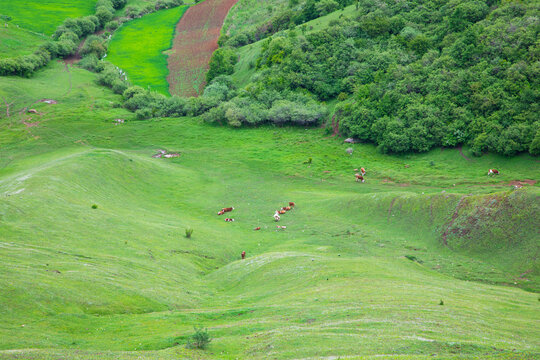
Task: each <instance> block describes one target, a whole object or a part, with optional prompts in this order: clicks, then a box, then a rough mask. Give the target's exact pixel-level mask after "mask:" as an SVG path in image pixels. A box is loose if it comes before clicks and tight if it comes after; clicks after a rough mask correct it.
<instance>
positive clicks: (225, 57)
mask: <svg viewBox="0 0 540 360" xmlns="http://www.w3.org/2000/svg"><path fill="white" fill-rule="evenodd" d="M236 61H237V56H236V53H235V52H234V50H233V49H231V48H219V49H217V50H216V51H214V53H213V54H212V57H211V58H210V63H209V69H208V72H207V73H206V82H207V83H210V82H211V81H212V80H213V79H214V78H215V77H216V76H218V75H230V74H232V73H233V72H234V65H235V64H236Z"/></svg>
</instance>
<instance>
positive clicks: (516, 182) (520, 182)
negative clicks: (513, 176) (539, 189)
mask: <svg viewBox="0 0 540 360" xmlns="http://www.w3.org/2000/svg"><path fill="white" fill-rule="evenodd" d="M536 182H537V181H536V180H530V179H525V180H512V181H510V182H509V183H508V185H513V186H523V185H534V184H536Z"/></svg>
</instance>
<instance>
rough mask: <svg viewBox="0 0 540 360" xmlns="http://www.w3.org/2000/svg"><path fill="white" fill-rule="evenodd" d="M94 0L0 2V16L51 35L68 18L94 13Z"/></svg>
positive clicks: (12, 0)
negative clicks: (7, 16)
mask: <svg viewBox="0 0 540 360" xmlns="http://www.w3.org/2000/svg"><path fill="white" fill-rule="evenodd" d="M95 3H96V1H95V0H47V1H43V0H0V14H3V15H9V16H11V17H12V18H13V20H11V22H10V24H18V25H20V26H22V27H24V28H26V29H29V30H33V31H36V32H38V33H43V34H46V35H51V34H52V33H53V32H54V30H55V29H56V27H57V26H58V25H60V24H61V23H62V22H63V21H64V20H65V19H66V18H68V17H72V18H74V17H79V16H85V15H91V14H93V13H94V5H95Z"/></svg>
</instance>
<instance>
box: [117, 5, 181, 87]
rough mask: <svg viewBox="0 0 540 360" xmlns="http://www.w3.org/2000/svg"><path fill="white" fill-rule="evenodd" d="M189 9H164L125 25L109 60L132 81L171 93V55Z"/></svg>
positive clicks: (119, 31)
mask: <svg viewBox="0 0 540 360" xmlns="http://www.w3.org/2000/svg"><path fill="white" fill-rule="evenodd" d="M186 9H187V6H180V7H176V8H172V9H168V10H161V11H158V12H156V13H153V14H149V15H145V16H144V17H142V18H140V19H135V20H133V21H130V22H128V23H127V24H125V25H123V26H122V27H121V28H120V29H119V30H118V31H116V32H115V33H114V36H113V37H112V39H111V42H110V44H109V52H108V54H107V60H108V61H110V62H112V63H113V64H115V65H117V66H118V67H120V68H121V69H122V70H123V71H125V72H126V74H127V76H128V79H129V81H130V82H131V83H132V84H134V85H139V86H142V87H143V88H145V89H146V88H148V89H151V90H154V91H158V92H160V93H162V94H167V95H168V94H169V84H168V83H167V74H168V72H167V56H166V55H165V54H164V51H166V50H168V49H170V47H171V42H172V39H173V37H174V28H175V25H176V23H177V22H178V20H179V19H180V18H181V17H182V15H183V14H184V12H185V11H186Z"/></svg>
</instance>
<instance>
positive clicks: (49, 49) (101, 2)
mask: <svg viewBox="0 0 540 360" xmlns="http://www.w3.org/2000/svg"><path fill="white" fill-rule="evenodd" d="M126 3H127V0H97V2H96V7H95V9H96V10H95V13H94V15H90V16H84V17H79V18H75V19H73V18H68V19H66V20H64V22H63V23H62V24H61V25H59V26H58V27H57V28H56V31H55V32H54V34H53V35H52V41H48V42H47V43H45V44H43V45H41V46H40V47H39V48H38V49H37V50H36V51H35V52H34V53H33V54H32V55H26V56H20V57H17V58H7V59H0V76H7V75H17V76H24V77H29V76H31V75H32V74H33V73H34V72H35V71H36V70H38V69H39V68H41V67H43V66H45V65H47V63H48V62H49V61H50V60H52V59H54V58H65V57H68V56H70V55H73V54H75V53H76V52H77V50H78V47H79V43H80V41H81V40H82V39H84V38H85V37H86V36H88V35H90V34H94V33H95V32H96V31H99V30H101V29H106V30H108V31H114V30H116V29H117V28H118V27H119V26H120V25H121V23H122V22H125V21H128V20H130V19H133V18H137V17H141V16H143V15H145V14H147V13H150V12H153V11H157V10H161V9H168V8H171V7H175V6H180V5H183V4H184V2H183V0H157V1H156V2H155V3H154V4H146V6H144V7H143V8H142V9H139V8H136V7H128V8H126V16H127V17H126V18H122V19H119V20H114V15H115V12H116V10H118V9H122V8H123V7H124V6H125V5H126ZM105 51H106V45H105V41H104V39H102V38H100V37H98V36H91V37H89V38H88V39H87V41H86V42H85V45H84V47H83V48H82V49H81V54H80V55H82V56H84V55H88V54H90V53H93V54H95V55H97V56H98V57H101V56H103V55H104V54H105Z"/></svg>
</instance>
